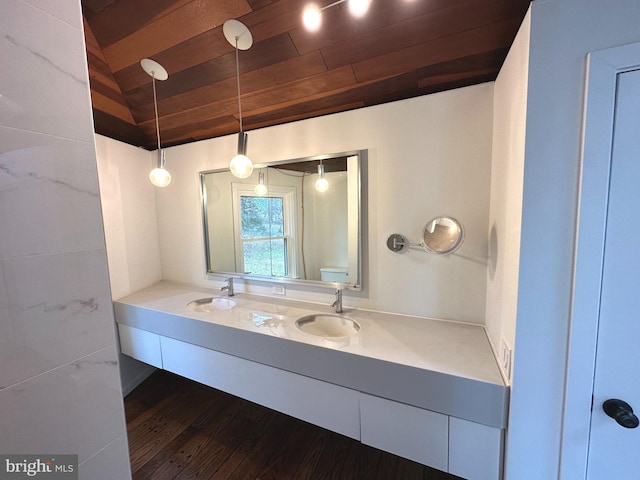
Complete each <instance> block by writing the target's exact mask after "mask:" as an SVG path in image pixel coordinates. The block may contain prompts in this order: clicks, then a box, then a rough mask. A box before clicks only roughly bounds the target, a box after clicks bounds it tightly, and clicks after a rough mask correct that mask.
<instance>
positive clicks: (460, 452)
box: [449, 417, 503, 480]
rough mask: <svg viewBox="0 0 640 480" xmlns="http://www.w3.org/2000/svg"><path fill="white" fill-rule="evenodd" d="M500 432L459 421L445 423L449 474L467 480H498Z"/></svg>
mask: <svg viewBox="0 0 640 480" xmlns="http://www.w3.org/2000/svg"><path fill="white" fill-rule="evenodd" d="M502 447H503V431H502V430H500V429H499V428H494V427H488V426H487V425H481V424H479V423H475V422H470V421H468V420H463V419H461V418H455V417H451V418H450V420H449V473H453V474H454V475H458V476H459V477H463V478H466V479H467V480H488V479H491V480H498V479H500V478H502V476H501V475H502Z"/></svg>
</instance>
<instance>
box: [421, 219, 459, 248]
mask: <svg viewBox="0 0 640 480" xmlns="http://www.w3.org/2000/svg"><path fill="white" fill-rule="evenodd" d="M463 239H464V232H463V230H462V225H460V222H458V221H457V220H456V219H455V218H451V217H437V218H434V219H432V220H430V221H429V222H428V223H427V224H426V225H425V227H424V230H423V231H422V246H423V247H424V249H425V250H428V251H429V252H431V253H437V254H440V255H448V254H450V253H453V252H455V251H456V250H457V249H458V248H460V245H462V240H463Z"/></svg>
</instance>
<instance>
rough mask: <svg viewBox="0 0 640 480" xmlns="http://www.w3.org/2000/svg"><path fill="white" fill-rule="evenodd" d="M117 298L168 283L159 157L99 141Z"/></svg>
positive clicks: (109, 254)
mask: <svg viewBox="0 0 640 480" xmlns="http://www.w3.org/2000/svg"><path fill="white" fill-rule="evenodd" d="M95 142H96V156H97V161H98V177H99V179H100V198H101V200H102V215H103V218H104V228H105V237H106V244H107V257H108V259H109V277H110V280H111V294H112V295H113V298H114V299H117V298H120V297H123V296H125V295H129V294H130V293H133V292H135V291H137V290H140V289H142V288H145V287H148V286H149V285H153V284H154V283H156V282H158V281H159V280H161V279H162V268H161V265H160V240H159V239H158V219H157V216H156V197H155V187H154V186H153V185H152V184H151V182H150V181H148V175H149V172H150V171H151V169H152V168H153V167H154V166H155V165H154V162H155V159H156V156H155V154H154V152H149V151H147V150H144V149H141V148H136V147H132V146H131V145H127V144H125V143H122V142H118V141H115V140H112V139H110V138H107V137H103V136H101V135H96V136H95Z"/></svg>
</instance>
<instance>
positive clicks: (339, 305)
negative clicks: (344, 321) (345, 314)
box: [331, 288, 342, 313]
mask: <svg viewBox="0 0 640 480" xmlns="http://www.w3.org/2000/svg"><path fill="white" fill-rule="evenodd" d="M331 306H332V307H336V313H342V290H340V289H339V288H338V289H337V290H336V301H335V302H333V303H332V304H331Z"/></svg>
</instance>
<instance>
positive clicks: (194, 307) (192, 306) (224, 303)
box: [187, 297, 236, 312]
mask: <svg viewBox="0 0 640 480" xmlns="http://www.w3.org/2000/svg"><path fill="white" fill-rule="evenodd" d="M235 306H236V302H235V300H231V299H230V298H226V297H208V298H201V299H199V300H194V301H193V302H189V303H187V308H188V309H189V310H191V311H192V312H220V311H223V310H231V309H232V308H233V307H235Z"/></svg>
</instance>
